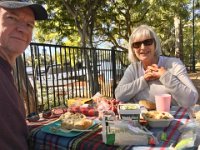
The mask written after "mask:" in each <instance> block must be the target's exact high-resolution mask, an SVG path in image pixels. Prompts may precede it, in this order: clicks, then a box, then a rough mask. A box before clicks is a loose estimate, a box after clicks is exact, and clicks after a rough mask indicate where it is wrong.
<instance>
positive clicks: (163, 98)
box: [155, 94, 171, 112]
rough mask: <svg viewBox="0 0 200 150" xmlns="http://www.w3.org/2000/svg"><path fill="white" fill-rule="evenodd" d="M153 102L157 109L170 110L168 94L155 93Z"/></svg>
mask: <svg viewBox="0 0 200 150" xmlns="http://www.w3.org/2000/svg"><path fill="white" fill-rule="evenodd" d="M155 102H156V110H157V111H164V112H170V106H171V95H170V94H159V95H155Z"/></svg>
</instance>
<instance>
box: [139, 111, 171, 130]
mask: <svg viewBox="0 0 200 150" xmlns="http://www.w3.org/2000/svg"><path fill="white" fill-rule="evenodd" d="M142 116H143V118H144V119H145V120H146V121H147V122H148V125H149V126H150V127H153V128H164V127H168V126H169V124H170V122H171V121H172V120H174V117H173V116H172V115H171V114H170V113H168V112H158V111H149V112H146V113H143V114H142Z"/></svg>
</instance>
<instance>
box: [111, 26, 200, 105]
mask: <svg viewBox="0 0 200 150" xmlns="http://www.w3.org/2000/svg"><path fill="white" fill-rule="evenodd" d="M160 55H161V46H160V41H159V38H158V36H157V35H156V33H155V32H154V31H153V29H152V28H151V27H149V26H147V25H141V26H139V27H138V28H136V29H135V30H134V31H133V33H132V34H131V36H130V38H129V53H128V58H129V60H130V61H131V64H130V65H129V66H128V68H127V69H126V71H125V73H124V76H123V77H122V79H121V81H120V82H119V84H118V86H117V88H116V89H115V96H116V99H118V100H120V101H123V102H135V103H137V102H138V101H139V100H141V99H146V100H149V101H152V102H154V101H155V95H156V94H166V93H168V94H171V96H172V105H179V106H182V107H186V108H187V107H190V106H192V105H194V104H195V103H196V102H197V99H198V92H197V90H196V88H195V87H194V85H193V83H192V81H191V80H190V79H189V77H188V75H187V71H186V68H185V66H184V65H183V63H182V62H181V60H180V59H178V58H174V57H165V56H160Z"/></svg>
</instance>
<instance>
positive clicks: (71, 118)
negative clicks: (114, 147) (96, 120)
mask: <svg viewBox="0 0 200 150" xmlns="http://www.w3.org/2000/svg"><path fill="white" fill-rule="evenodd" d="M60 120H61V128H62V129H67V130H71V129H79V130H85V129H87V128H89V127H90V126H92V123H93V121H92V120H90V119H87V118H86V116H85V115H83V114H80V113H75V114H73V113H70V112H67V113H65V114H63V115H61V116H60Z"/></svg>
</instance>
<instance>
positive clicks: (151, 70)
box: [144, 64, 166, 81]
mask: <svg viewBox="0 0 200 150" xmlns="http://www.w3.org/2000/svg"><path fill="white" fill-rule="evenodd" d="M165 72H166V69H165V68H164V67H158V65H156V64H153V65H151V66H148V67H147V70H146V71H145V74H144V79H145V80H146V81H151V80H156V79H159V78H160V77H161V76H162V75H163V74H164V73H165Z"/></svg>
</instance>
